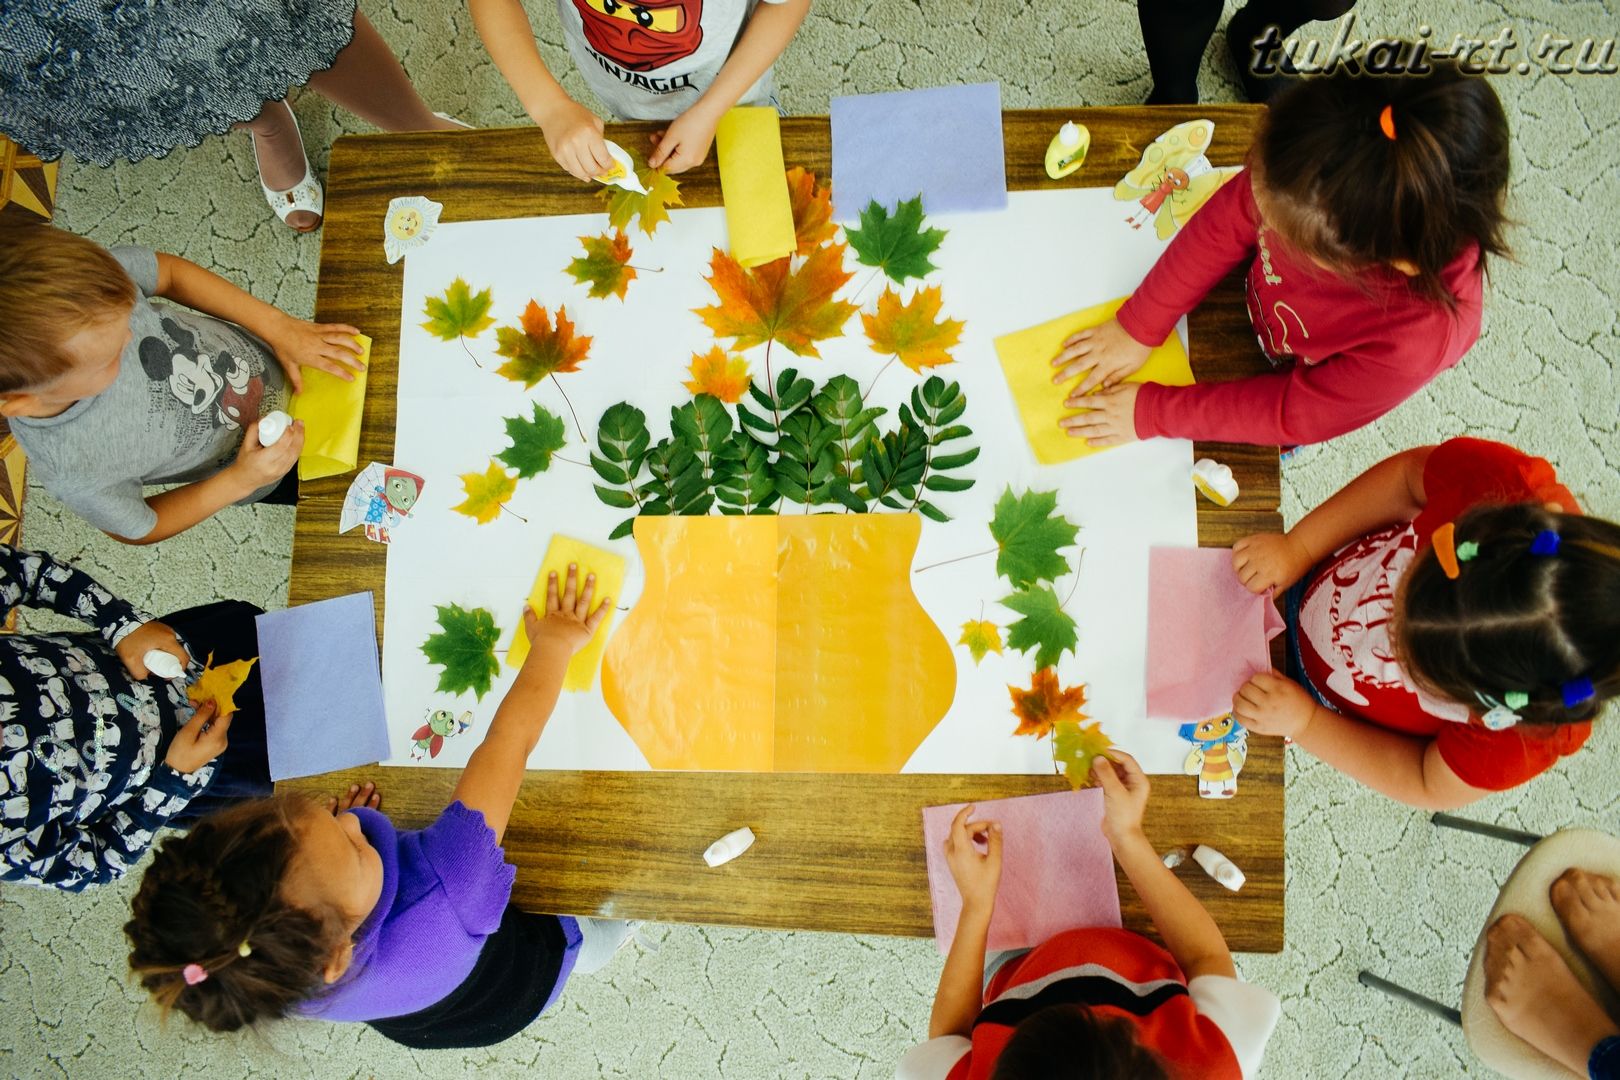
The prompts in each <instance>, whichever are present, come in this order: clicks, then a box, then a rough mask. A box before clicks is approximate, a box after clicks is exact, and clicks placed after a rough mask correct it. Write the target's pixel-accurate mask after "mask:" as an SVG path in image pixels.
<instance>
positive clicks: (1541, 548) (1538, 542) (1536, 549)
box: [1530, 529, 1558, 555]
mask: <svg viewBox="0 0 1620 1080" xmlns="http://www.w3.org/2000/svg"><path fill="white" fill-rule="evenodd" d="M1530 554H1532V555H1556V554H1558V534H1557V533H1555V532H1553V531H1552V530H1551V529H1542V530H1541V531H1540V532H1538V533H1536V538H1535V539H1534V540H1532V541H1530Z"/></svg>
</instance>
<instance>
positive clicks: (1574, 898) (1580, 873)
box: [1547, 866, 1620, 991]
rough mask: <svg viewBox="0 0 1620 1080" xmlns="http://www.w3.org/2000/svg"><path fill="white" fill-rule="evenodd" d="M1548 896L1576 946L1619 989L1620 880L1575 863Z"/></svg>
mask: <svg viewBox="0 0 1620 1080" xmlns="http://www.w3.org/2000/svg"><path fill="white" fill-rule="evenodd" d="M1547 896H1548V898H1549V899H1551V900H1552V906H1553V910H1554V911H1556V912H1557V913H1558V921H1559V922H1561V923H1563V924H1564V929H1565V930H1567V931H1569V938H1570V940H1571V941H1573V942H1574V943H1575V947H1576V948H1578V949H1580V950H1581V952H1582V953H1584V954H1585V956H1586V959H1587V962H1588V963H1590V964H1591V965H1592V966H1593V967H1595V968H1597V969H1598V972H1599V973H1600V974H1601V975H1602V976H1603V981H1604V982H1606V983H1608V984H1609V987H1610V988H1611V989H1613V990H1616V991H1620V883H1617V882H1616V881H1615V880H1614V878H1612V877H1607V876H1605V875H1603V874H1589V873H1587V872H1586V871H1585V870H1582V869H1580V868H1579V867H1575V866H1572V867H1570V868H1569V869H1568V870H1565V871H1564V872H1563V873H1562V874H1560V875H1559V877H1558V880H1557V881H1555V882H1553V883H1552V888H1550V889H1548V890H1547Z"/></svg>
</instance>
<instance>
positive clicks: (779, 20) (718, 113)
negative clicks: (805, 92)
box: [647, 0, 810, 173]
mask: <svg viewBox="0 0 1620 1080" xmlns="http://www.w3.org/2000/svg"><path fill="white" fill-rule="evenodd" d="M809 12H810V0H786V2H785V3H780V4H774V3H762V4H760V5H759V6H758V7H756V8H754V13H753V14H752V15H750V16H749V17H748V25H747V26H746V27H744V28H743V32H742V36H741V37H739V38H738V39H737V44H736V46H735V47H734V48H733V49H732V50H731V55H730V56H729V57H727V58H726V62H725V64H724V65H722V66H721V68H720V71H719V73H718V74H717V75H715V77H714V82H713V83H711V84H710V85H709V88H708V89H707V90H705V91H704V92H703V96H702V97H700V98H698V99H697V101H695V102H693V104H692V106H691V107H690V108H688V109H687V110H686V111H685V112H684V113H682V114H681V115H680V116H679V117H677V118H676V119H675V120H674V121H673V122H672V123H671V124H670V125H669V127H668V129H667V130H665V131H661V132H659V133H658V134H657V135H654V136H653V151H652V154H651V155H650V156H649V157H648V158H647V164H648V165H651V166H652V167H653V168H655V169H663V170H665V171H666V172H671V173H679V172H685V171H686V170H687V169H691V168H694V167H696V166H698V165H701V164H703V160H704V159H705V158H707V157H708V156H709V146H710V145H711V144H712V143H713V142H714V130H715V128H717V127H719V125H720V118H721V117H723V116H725V115H726V112H727V111H728V110H729V109H730V108H731V107H732V106H733V105H735V104H737V102H738V101H739V100H741V99H742V96H743V95H744V94H746V93H748V88H749V87H751V86H753V85H754V84H755V83H756V82H758V81H759V77H760V76H761V75H763V74H765V72H766V70H767V69H768V68H769V67H770V66H771V65H772V64H774V63H776V58H777V57H779V56H781V55H782V50H784V49H786V48H787V47H788V42H790V41H792V40H793V35H794V34H796V33H798V32H799V26H800V24H801V23H803V22H804V17H805V15H807V14H809Z"/></svg>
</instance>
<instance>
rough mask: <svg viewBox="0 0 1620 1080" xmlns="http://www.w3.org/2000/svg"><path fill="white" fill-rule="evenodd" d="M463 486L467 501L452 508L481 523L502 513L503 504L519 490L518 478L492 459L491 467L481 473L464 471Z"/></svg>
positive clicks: (490, 520)
mask: <svg viewBox="0 0 1620 1080" xmlns="http://www.w3.org/2000/svg"><path fill="white" fill-rule="evenodd" d="M461 486H462V489H463V490H465V491H466V493H467V498H466V501H464V502H462V503H460V504H459V505H456V506H452V507H451V508H450V509H452V510H454V511H455V512H456V513H458V514H466V515H467V516H468V517H470V518H472V519H473V520H475V521H477V522H478V524H480V525H488V524H489V523H490V522H492V521H494V520H495V518H496V517H497V516H498V515H499V514H500V512H501V504H502V503H504V502H506V500H508V499H510V498H511V497H512V494H513V492H515V491H517V478H516V477H514V476H512V475H510V474H509V473H507V471H506V470H505V469H503V468H501V467H500V465H499V464H498V463H496V462H494V461H491V462H490V463H489V468H488V469H486V470H484V471H483V472H481V473H475V472H470V473H462V474H461Z"/></svg>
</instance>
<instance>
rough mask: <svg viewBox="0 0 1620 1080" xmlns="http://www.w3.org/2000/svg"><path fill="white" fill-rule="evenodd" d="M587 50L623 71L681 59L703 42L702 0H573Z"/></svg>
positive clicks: (652, 67) (670, 62) (645, 69)
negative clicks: (624, 0) (590, 49)
mask: <svg viewBox="0 0 1620 1080" xmlns="http://www.w3.org/2000/svg"><path fill="white" fill-rule="evenodd" d="M574 7H575V8H576V9H577V10H578V11H579V17H580V21H581V22H582V23H584V29H585V40H586V41H587V42H589V43H590V46H591V48H593V49H595V50H596V51H597V52H599V53H601V54H602V55H603V56H605V57H607V58H608V59H609V60H612V61H613V62H614V63H615V64H618V65H619V66H620V67H622V68H625V69H626V70H628V71H651V70H653V69H654V68H660V67H663V66H664V65H665V64H672V63H674V62H675V61H677V60H684V59H685V58H686V57H688V56H691V55H692V54H693V53H695V52H697V49H698V46H699V45H701V44H702V43H703V0H644V2H643V3H639V4H637V3H624V2H622V0H574Z"/></svg>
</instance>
